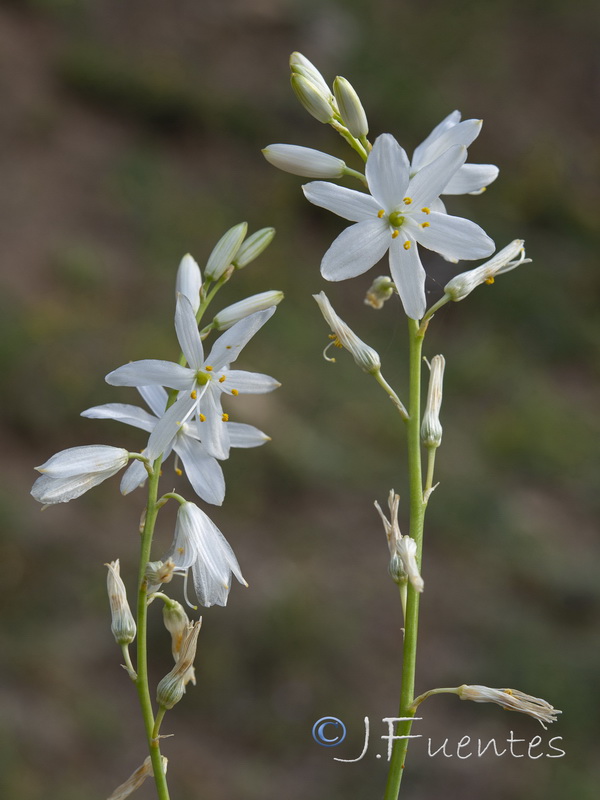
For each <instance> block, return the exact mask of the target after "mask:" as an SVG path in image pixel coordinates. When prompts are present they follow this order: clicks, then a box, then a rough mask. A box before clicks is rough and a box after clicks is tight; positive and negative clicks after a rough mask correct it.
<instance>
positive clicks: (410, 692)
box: [384, 319, 425, 800]
mask: <svg viewBox="0 0 600 800" xmlns="http://www.w3.org/2000/svg"><path fill="white" fill-rule="evenodd" d="M408 330H409V343H410V350H409V354H410V367H409V369H410V393H409V407H408V413H409V419H408V421H407V423H406V424H407V433H408V475H409V483H410V536H411V537H412V538H413V539H414V540H415V541H416V543H417V562H418V564H419V565H420V564H421V552H422V546H423V521H424V516H425V504H424V503H423V477H422V471H421V431H420V427H421V350H422V346H423V336H424V331H421V330H420V329H419V323H418V322H416V321H415V320H412V319H409V321H408ZM418 625H419V592H416V591H415V590H414V588H413V587H412V585H411V584H410V583H409V584H408V587H407V598H406V615H405V621H404V650H403V657H402V689H401V692H400V710H399V712H398V716H399V717H408V718H409V719H407V720H406V721H405V722H399V723H398V724H397V726H396V736H403V737H408V736H409V735H410V731H411V727H412V719H411V718H412V717H414V715H415V711H414V709H413V708H412V703H413V701H414V689H415V670H416V663H417V634H418ZM409 741H410V740H409V739H408V738H404V739H397V740H395V741H394V746H393V749H392V757H391V760H390V769H389V773H388V779H387V784H386V787H385V794H384V800H397V798H398V794H399V792H400V782H401V780H402V771H403V769H404V759H405V757H406V751H407V749H408V742H409Z"/></svg>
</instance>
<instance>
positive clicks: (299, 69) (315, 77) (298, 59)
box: [290, 52, 333, 99]
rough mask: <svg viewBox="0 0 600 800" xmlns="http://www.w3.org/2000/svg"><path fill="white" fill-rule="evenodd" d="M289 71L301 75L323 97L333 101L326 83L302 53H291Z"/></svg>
mask: <svg viewBox="0 0 600 800" xmlns="http://www.w3.org/2000/svg"><path fill="white" fill-rule="evenodd" d="M290 69H291V71H292V74H294V73H296V74H298V75H302V76H304V77H305V78H307V80H309V81H311V83H314V84H315V85H316V86H317V87H318V88H319V89H320V90H321V92H322V93H323V94H324V95H325V97H330V98H331V99H333V96H332V94H331V89H330V88H329V86H328V85H327V81H326V80H325V78H324V77H323V76H322V75H321V73H320V72H319V70H318V69H317V68H316V67H315V65H314V64H313V63H312V61H309V60H308V58H306V56H303V55H302V53H298V52H293V53H292V54H291V56H290Z"/></svg>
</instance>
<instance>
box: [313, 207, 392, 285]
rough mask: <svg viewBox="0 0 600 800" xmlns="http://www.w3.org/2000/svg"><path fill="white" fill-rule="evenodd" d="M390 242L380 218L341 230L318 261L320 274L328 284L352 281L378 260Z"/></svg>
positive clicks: (385, 227) (387, 227)
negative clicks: (347, 279)
mask: <svg viewBox="0 0 600 800" xmlns="http://www.w3.org/2000/svg"><path fill="white" fill-rule="evenodd" d="M390 242H391V231H390V228H389V225H388V224H387V222H385V221H384V220H383V219H377V218H375V219H368V220H364V221H363V222H357V223H356V224H354V225H351V226H350V227H349V228H346V230H345V231H342V233H340V235H339V236H338V237H337V239H335V241H334V242H333V244H332V245H331V246H330V248H329V250H327V252H326V253H325V255H324V256H323V260H322V261H321V275H322V276H323V277H324V278H325V279H326V280H328V281H343V280H346V278H355V277H356V276H357V275H362V273H363V272H366V271H367V270H368V269H371V267H373V266H374V265H375V264H376V263H377V262H378V261H379V259H380V258H382V257H383V256H384V255H385V253H386V251H387V249H388V247H389V246H390Z"/></svg>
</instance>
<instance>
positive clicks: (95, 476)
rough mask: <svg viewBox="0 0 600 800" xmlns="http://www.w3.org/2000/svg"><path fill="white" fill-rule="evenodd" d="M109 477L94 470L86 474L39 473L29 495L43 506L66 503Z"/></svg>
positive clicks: (107, 474)
mask: <svg viewBox="0 0 600 800" xmlns="http://www.w3.org/2000/svg"><path fill="white" fill-rule="evenodd" d="M107 478H110V474H109V473H106V472H94V473H88V474H87V475H64V476H63V475H61V476H58V477H55V476H53V475H40V477H39V478H38V479H37V480H36V481H35V483H34V484H33V487H32V489H31V495H32V496H33V497H34V498H35V499H36V500H37V501H38V502H39V503H42V504H43V505H45V506H50V505H55V504H56V503H68V502H69V501H70V500H74V499H75V498H76V497H81V495H82V494H85V492H87V491H89V490H90V489H93V487H94V486H98V484H100V483H102V481H105V480H106V479H107Z"/></svg>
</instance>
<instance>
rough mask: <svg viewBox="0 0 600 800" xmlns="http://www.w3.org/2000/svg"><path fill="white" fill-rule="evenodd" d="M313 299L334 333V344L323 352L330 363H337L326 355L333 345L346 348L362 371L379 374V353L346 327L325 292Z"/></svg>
mask: <svg viewBox="0 0 600 800" xmlns="http://www.w3.org/2000/svg"><path fill="white" fill-rule="evenodd" d="M313 297H314V298H315V300H316V301H317V305H318V306H319V308H320V309H321V314H323V317H324V318H325V322H326V323H327V324H328V325H329V327H330V328H331V330H332V331H333V335H332V337H331V338H332V342H331V344H329V345H328V346H327V347H326V348H325V351H324V352H323V355H324V356H325V358H326V359H327V360H328V361H335V358H328V357H327V356H326V355H325V353H326V351H327V350H328V349H329V347H331V345H333V346H334V347H345V348H346V350H348V351H349V353H350V355H351V356H352V358H353V359H354V361H355V362H356V363H357V364H358V366H359V367H360V368H361V369H362V370H364V371H365V372H368V373H369V374H371V375H372V374H374V373H377V372H379V371H380V369H381V359H380V358H379V354H378V353H377V351H376V350H373V348H372V347H369V345H368V344H365V343H364V342H363V341H362V339H359V338H358V336H357V335H356V334H355V333H354V331H353V330H351V329H350V328H349V327H348V325H346V323H345V322H344V321H343V320H342V319H340V318H339V317H338V315H337V314H336V313H335V311H334V310H333V307H332V305H331V303H330V302H329V300H328V299H327V295H326V294H325V292H320V293H319V294H313Z"/></svg>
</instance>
